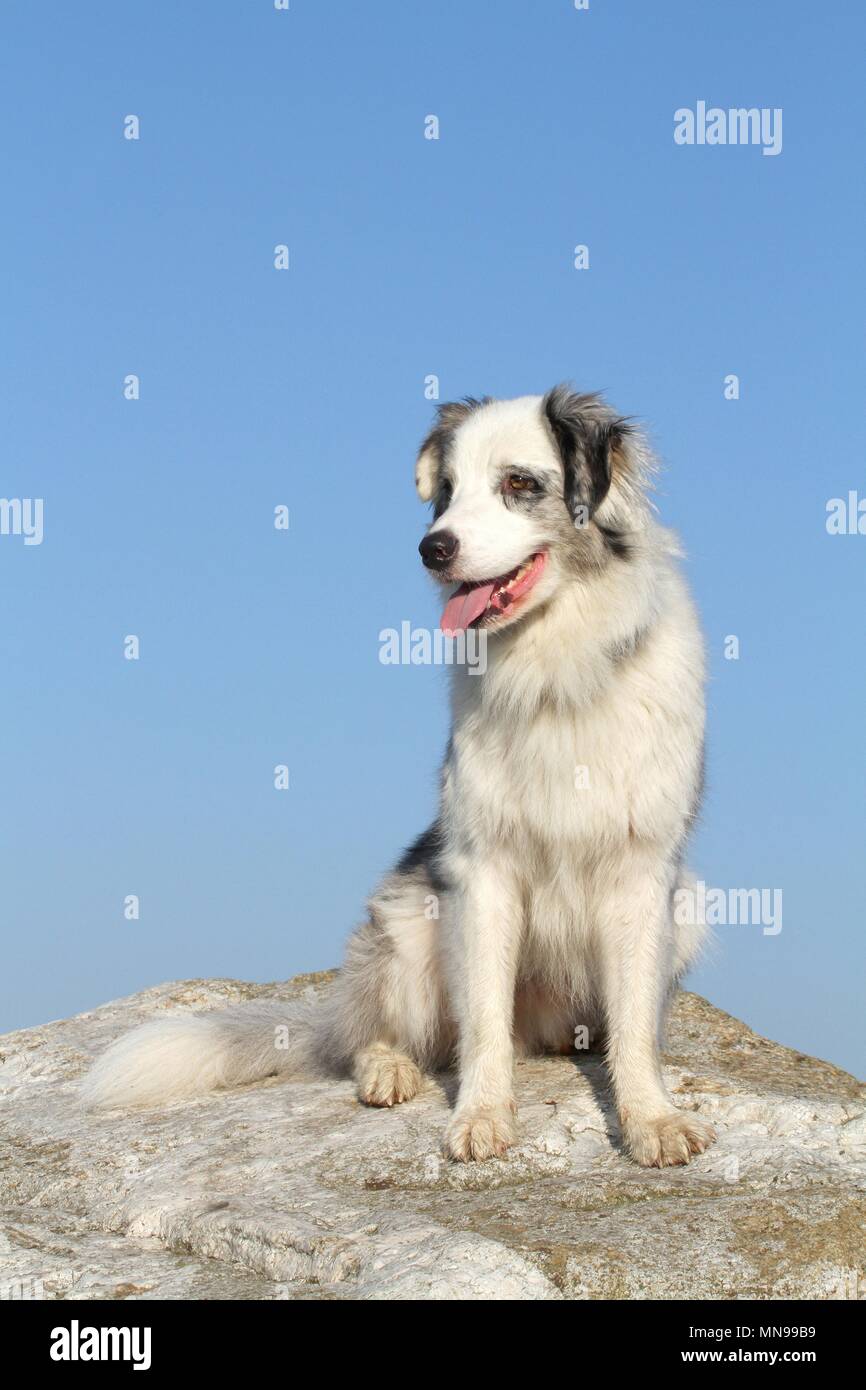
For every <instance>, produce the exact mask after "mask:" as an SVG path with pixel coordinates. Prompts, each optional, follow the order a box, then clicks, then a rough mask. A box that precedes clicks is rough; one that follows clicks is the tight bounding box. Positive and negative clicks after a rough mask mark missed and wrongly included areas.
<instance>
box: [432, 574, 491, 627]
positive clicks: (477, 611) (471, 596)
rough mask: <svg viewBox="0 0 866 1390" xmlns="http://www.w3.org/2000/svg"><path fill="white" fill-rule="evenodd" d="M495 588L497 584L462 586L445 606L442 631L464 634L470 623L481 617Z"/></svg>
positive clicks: (440, 623)
mask: <svg viewBox="0 0 866 1390" xmlns="http://www.w3.org/2000/svg"><path fill="white" fill-rule="evenodd" d="M495 588H496V583H495V582H493V583H490V584H461V585H460V588H459V589H458V590H457V592H456V593H454V594H452V595H451V597H450V599H449V600H448V602H447V603H446V605H445V611H444V612H443V614H442V617H441V619H440V621H439V626H440V627H441V629H442V631H443V632H446V633H448V632H463V631H464V630H465V629H466V628H467V627H468V626H469V624H470V623H474V622H475V619H476V618H480V617H481V614H482V613H483V612H484V610H485V608H486V607H487V605H488V603H489V602H490V597H491V595H492V593H493V590H494V589H495Z"/></svg>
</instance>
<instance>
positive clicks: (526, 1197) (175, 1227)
mask: <svg viewBox="0 0 866 1390" xmlns="http://www.w3.org/2000/svg"><path fill="white" fill-rule="evenodd" d="M328 979H329V976H328V975H327V974H322V975H312V976H299V977H298V978H297V979H296V980H293V981H290V982H289V983H288V984H284V985H266V986H257V985H242V984H236V983H233V982H229V981H219V980H217V981H192V982H188V983H185V984H174V985H162V986H160V987H158V988H156V989H150V990H146V991H145V992H144V993H143V994H139V995H135V996H134V997H132V998H130V999H123V1000H120V1001H118V1002H116V1003H113V1004H106V1005H105V1006H104V1007H103V1008H99V1009H95V1010H94V1011H93V1012H91V1013H87V1014H82V1015H80V1016H79V1017H77V1018H72V1019H69V1020H67V1021H65V1022H60V1023H51V1024H48V1025H46V1026H45V1027H43V1028H31V1029H26V1030H23V1031H21V1032H18V1033H12V1034H8V1035H7V1036H6V1037H4V1038H0V1204H2V1207H3V1216H2V1227H0V1294H2V1296H3V1297H5V1298H9V1297H19V1296H22V1295H23V1296H24V1297H28V1296H30V1297H33V1296H37V1297H44V1298H51V1299H62V1298H97V1299H149V1298H185V1299H201V1298H208V1299H275V1298H288V1299H423V1300H427V1299H484V1300H487V1299H542V1300H557V1299H592V1298H631V1299H634V1298H662V1299H664V1298H699V1299H700V1298H731V1299H754V1298H781V1297H794V1298H818V1299H827V1298H851V1297H857V1296H858V1292H859V1296H860V1297H863V1296H864V1295H866V1277H864V1244H866V1241H864V1215H866V1200H864V1191H866V1112H864V1088H863V1086H861V1085H860V1083H858V1082H857V1081H856V1080H855V1079H854V1078H853V1077H851V1076H848V1075H847V1074H846V1073H845V1072H842V1071H839V1070H838V1069H837V1068H836V1067H834V1066H831V1065H830V1064H829V1063H827V1062H820V1061H818V1060H816V1059H815V1058H812V1057H804V1056H802V1055H801V1054H799V1053H795V1052H791V1051H790V1050H788V1049H787V1048H784V1047H780V1046H779V1045H778V1044H776V1043H773V1042H768V1041H767V1040H766V1039H764V1038H761V1037H758V1036H757V1035H756V1034H755V1033H753V1032H751V1031H750V1029H748V1028H747V1027H746V1026H745V1025H744V1024H742V1023H740V1022H738V1021H737V1020H736V1019H733V1018H730V1017H729V1016H728V1015H727V1014H724V1013H721V1012H720V1011H719V1010H718V1009H715V1008H713V1007H712V1006H711V1005H710V1004H708V1003H707V1002H706V1001H705V1000H704V999H701V998H699V997H698V996H697V995H690V994H683V995H682V996H680V998H679V1000H678V1002H677V1004H676V1006H675V1009H674V1012H673V1017H672V1020H671V1024H670V1028H669V1034H668V1048H667V1052H666V1054H665V1062H666V1067H665V1071H666V1076H667V1081H668V1084H669V1086H670V1089H671V1091H672V1092H673V1094H674V1096H675V1098H676V1100H677V1103H678V1104H679V1105H682V1106H686V1107H690V1108H692V1109H695V1110H698V1111H700V1113H701V1114H702V1115H704V1116H706V1117H708V1118H709V1119H710V1120H711V1121H712V1122H713V1123H714V1124H715V1126H716V1128H717V1130H718V1134H719V1139H718V1143H717V1144H716V1145H715V1146H714V1147H713V1148H712V1149H710V1150H709V1151H708V1152H707V1153H706V1154H703V1155H702V1156H700V1157H699V1158H696V1159H695V1160H693V1162H692V1163H691V1165H690V1166H689V1167H688V1168H680V1169H667V1170H663V1171H656V1170H652V1171H647V1170H643V1169H640V1168H637V1167H636V1166H635V1165H634V1164H632V1163H631V1162H629V1160H628V1159H626V1158H625V1157H624V1156H623V1155H622V1154H621V1153H620V1151H619V1149H618V1147H617V1139H618V1135H617V1129H616V1122H615V1117H614V1115H613V1112H612V1108H611V1103H610V1098H609V1096H608V1093H607V1089H606V1077H605V1071H604V1066H603V1064H602V1062H601V1059H600V1058H599V1057H597V1056H594V1055H591V1054H590V1055H584V1056H582V1057H579V1058H578V1057H571V1058H569V1057H547V1058H540V1059H538V1060H532V1061H528V1062H524V1063H522V1064H520V1065H519V1066H518V1069H517V1078H516V1083H517V1099H518V1105H519V1107H520V1143H519V1145H518V1147H517V1148H516V1149H514V1150H513V1151H512V1152H511V1153H510V1154H509V1156H508V1157H507V1158H506V1159H504V1160H500V1161H495V1162H491V1163H487V1164H483V1165H479V1166H472V1165H470V1166H465V1167H464V1166H459V1165H453V1164H449V1163H447V1162H446V1161H445V1160H444V1159H443V1158H442V1157H441V1155H440V1151H439V1144H440V1140H441V1135H442V1131H443V1128H444V1125H445V1120H446V1115H447V1106H448V1101H447V1099H446V1093H447V1092H448V1091H449V1090H450V1082H449V1079H448V1078H442V1079H437V1080H431V1081H430V1082H429V1083H428V1084H427V1086H426V1088H425V1090H424V1092H423V1093H422V1094H421V1095H420V1096H419V1097H418V1098H417V1099H416V1100H414V1101H412V1102H410V1103H409V1104H407V1105H403V1106H400V1107H397V1108H395V1109H393V1110H386V1111H379V1110H370V1109H365V1108H363V1107H361V1106H359V1105H358V1104H357V1103H356V1101H355V1098H354V1093H353V1087H352V1085H351V1083H350V1082H348V1081H318V1082H314V1083H311V1082H303V1083H300V1082H276V1081H268V1082H263V1083H261V1084H259V1085H256V1086H250V1087H247V1088H245V1089H244V1090H240V1091H234V1092H221V1093H219V1094H215V1095H212V1096H208V1097H206V1098H204V1099H200V1100H196V1101H192V1102H183V1103H179V1104H175V1105H173V1106H170V1107H168V1108H166V1109H165V1110H162V1111H147V1112H138V1113H136V1114H122V1113H119V1112H114V1113H111V1114H102V1115H88V1114H86V1113H85V1112H84V1111H82V1109H81V1106H80V1103H79V1100H78V1081H79V1078H80V1077H81V1075H82V1073H83V1072H84V1071H85V1070H86V1068H87V1066H88V1064H89V1060H90V1058H91V1057H92V1056H94V1055H95V1054H96V1053H97V1052H99V1051H100V1050H101V1049H102V1048H103V1047H104V1046H105V1045H106V1044H107V1043H108V1042H109V1041H110V1040H111V1039H112V1038H114V1037H115V1036H117V1035H118V1034H119V1033H121V1032H122V1031H124V1030H126V1029H128V1028H129V1027H131V1026H132V1025H133V1024H135V1023H138V1022H140V1021H142V1020H143V1019H145V1018H149V1017H151V1016H153V1015H155V1014H159V1013H162V1012H164V1011H167V1010H175V1009H189V1008H192V1009H204V1008H213V1007H220V1006H222V1005H224V1004H226V1003H229V1002H233V1001H236V1000H240V999H245V998H256V997H264V996H267V997H271V998H274V997H279V998H290V997H294V996H296V995H297V994H298V993H300V992H303V991H305V990H309V989H314V990H321V989H326V988H327V984H328ZM443 1083H444V1084H443Z"/></svg>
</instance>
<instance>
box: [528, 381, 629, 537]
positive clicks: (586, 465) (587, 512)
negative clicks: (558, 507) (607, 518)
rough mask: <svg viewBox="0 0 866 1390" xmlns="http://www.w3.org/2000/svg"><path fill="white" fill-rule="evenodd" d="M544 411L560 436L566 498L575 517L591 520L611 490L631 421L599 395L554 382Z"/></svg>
mask: <svg viewBox="0 0 866 1390" xmlns="http://www.w3.org/2000/svg"><path fill="white" fill-rule="evenodd" d="M542 411H543V413H544V417H545V419H546V420H547V423H548V425H549V426H550V429H551V431H552V433H553V437H554V439H555V440H556V445H557V448H558V449H559V454H560V457H561V459H562V468H563V473H564V477H565V500H566V503H567V505H568V510H569V511H570V513H571V517H572V520H573V521H577V520H578V519H581V520H584V521H588V520H589V519H590V518H591V517H592V515H593V513H594V512H595V511H596V510H597V508H598V507H600V506H601V504H602V502H603V501H604V499H605V497H606V496H607V493H608V490H609V488H610V484H611V479H612V477H613V475H614V471H615V469H616V465H617V460H618V458H619V451H620V449H621V447H622V445H623V443H624V441H625V439H626V436H627V435H628V433H629V425H628V421H626V420H623V419H620V418H618V417H617V416H614V415H611V414H610V412H609V411H608V410H607V409H606V408H605V407H604V406H603V405H602V403H601V402H600V401H599V398H598V396H594V395H579V394H578V393H577V392H576V391H572V390H571V389H570V387H568V386H554V388H553V390H552V391H548V393H547V395H546V396H545V397H544V400H543V401H542Z"/></svg>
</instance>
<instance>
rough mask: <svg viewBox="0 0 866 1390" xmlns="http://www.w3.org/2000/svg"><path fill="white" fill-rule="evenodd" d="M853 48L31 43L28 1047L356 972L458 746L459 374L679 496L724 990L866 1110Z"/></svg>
mask: <svg viewBox="0 0 866 1390" xmlns="http://www.w3.org/2000/svg"><path fill="white" fill-rule="evenodd" d="M864 30H866V22H864V15H863V13H862V12H861V11H858V10H857V9H856V7H854V6H844V7H843V6H837V7H831V8H830V9H827V8H826V7H825V8H824V9H821V8H820V7H816V6H815V5H814V4H812V3H805V0H800V3H790V0H787V2H786V3H781V0H765V2H764V3H762V4H761V5H760V6H756V5H755V4H754V3H753V0H725V3H719V0H716V3H706V4H703V5H701V6H700V8H699V9H696V7H695V5H694V3H693V0H689V2H688V3H687V0H667V3H665V4H664V5H646V4H644V3H638V2H637V0H631V3H625V4H604V3H602V2H601V0H591V4H590V9H589V11H588V12H578V11H576V10H575V9H574V8H573V4H572V3H571V0H547V3H543V4H539V3H529V0H523V2H519V0H496V2H495V3H494V0H475V2H474V3H471V4H467V3H465V0H464V2H463V3H458V0H443V2H442V3H438V4H436V5H433V6H426V5H407V4H405V3H398V0H384V3H370V4H366V5H358V4H357V3H354V2H353V0H336V2H335V3H333V2H332V3H323V0H316V2H315V3H313V0H292V2H291V9H290V10H289V11H288V12H277V11H275V10H274V8H273V5H272V3H271V0H246V3H243V4H241V3H218V2H217V3H215V2H214V0H208V3H203V0H202V2H200V3H196V0H187V3H185V4H184V5H183V6H177V5H172V4H169V3H168V0H161V2H160V3H150V4H144V3H143V0H138V3H130V4H124V5H122V6H121V5H118V4H116V3H101V2H100V0H95V3H91V4H89V5H87V6H86V7H84V8H83V9H82V8H81V7H78V8H72V7H68V6H61V5H52V6H29V7H26V8H25V7H19V8H17V9H16V12H15V14H14V15H12V14H10V15H8V16H7V18H6V24H5V39H6V41H5V45H4V48H5V59H4V67H5V72H4V76H3V82H2V85H0V102H2V105H3V108H4V109H3V113H2V119H3V130H4V132H5V134H4V140H3V146H4V155H3V170H2V172H3V184H4V192H5V194H6V198H5V203H6V215H5V217H4V223H3V228H2V232H0V237H2V250H3V257H2V259H3V269H4V271H5V277H4V278H5V280H6V288H5V291H4V301H5V310H4V321H5V331H4V334H3V354H4V356H3V362H2V374H0V385H2V402H0V409H2V432H3V443H4V449H3V471H2V480H0V494H2V495H3V496H4V497H7V498H16V497H19V498H27V497H31V498H35V497H41V498H43V499H44V509H45V510H44V540H43V543H42V544H41V545H38V546H35V545H34V546H25V545H24V544H23V538H22V537H20V536H12V535H8V536H0V604H2V622H0V661H2V669H3V677H4V678H3V682H2V692H3V701H4V715H3V721H2V730H3V739H2V768H3V795H2V799H0V856H2V860H0V871H2V884H3V894H2V899H3V922H4V965H5V969H4V972H3V975H4V989H3V995H2V1001H0V1029H7V1028H12V1027H17V1026H24V1025H27V1024H33V1023H37V1022H42V1021H44V1020H46V1019H48V1018H52V1017H59V1016H65V1015H68V1014H70V1013H72V1012H74V1011H77V1010H81V1009H84V1008H88V1007H90V1006H92V1005H95V1004H97V1003H100V1002H102V1001H104V1000H106V999H109V998H112V997H117V996H119V995H123V994H126V993H131V992H134V991H136V990H138V989H141V988H143V987H144V986H145V985H148V984H152V983H156V982H159V981H162V980H165V979H177V978H184V977H190V976H218V975H225V976H233V977H240V978H248V979H256V980H266V979H273V978H282V977H285V976H288V975H291V974H294V973H296V972H298V971H301V970H308V969H314V968H319V967H324V966H328V965H332V964H334V963H336V962H337V961H338V959H339V956H340V950H341V943H342V940H343V938H344V937H345V935H346V933H347V932H348V931H349V930H350V929H351V927H352V926H353V925H354V924H355V923H356V922H357V921H358V920H359V918H360V917H361V915H362V913H363V906H364V899H365V895H366V894H367V892H368V891H369V890H370V889H371V888H372V886H373V884H374V883H375V881H376V879H377V877H378V875H379V874H380V873H381V871H382V870H383V869H384V868H385V867H387V866H388V865H389V863H390V862H391V861H392V860H393V859H394V858H395V856H396V854H397V853H398V851H399V850H400V848H401V847H402V846H403V845H404V844H405V843H406V842H407V841H408V840H410V839H411V838H412V837H413V836H414V834H415V833H416V832H417V831H419V830H420V829H422V828H423V826H424V825H425V823H426V822H427V820H428V818H429V817H430V815H431V812H432V810H433V806H434V794H435V779H436V766H437V763H438V761H439V758H440V755H441V751H442V747H443V743H444V738H445V733H446V700H445V693H446V692H445V679H446V678H445V675H444V673H443V671H442V670H441V669H437V668H425V667H408V668H394V667H389V666H383V665H381V664H380V662H379V660H378V652H379V643H378V634H379V632H380V630H381V629H382V628H385V627H389V626H398V625H399V624H400V622H401V621H403V620H406V619H408V620H411V621H412V622H413V623H414V624H417V625H429V624H434V623H435V619H436V613H437V604H436V598H435V595H434V593H433V591H432V590H431V588H430V586H429V585H428V583H427V581H426V580H425V578H424V575H423V573H422V571H421V566H420V564H419V561H418V557H417V554H416V546H417V543H418V540H419V538H420V536H421V533H422V529H423V526H424V524H425V511H424V509H423V508H422V507H421V505H420V504H419V503H418V501H417V499H416V498H415V495H414V490H413V487H412V466H413V459H414V451H415V448H416V445H417V442H418V440H419V439H420V437H421V435H422V434H423V433H424V431H425V429H426V427H427V424H428V420H429V418H430V411H431V405H430V403H429V402H428V401H427V400H425V398H424V382H425V378H426V377H427V376H428V375H430V374H436V375H437V376H438V377H439V379H440V390H441V395H442V398H443V399H447V398H449V397H452V396H460V395H463V394H465V393H472V394H482V393H490V394H495V395H514V394H522V393H524V392H530V391H543V390H545V389H546V388H547V387H548V386H550V385H552V384H553V383H554V382H556V381H559V380H562V379H570V380H572V381H574V382H575V383H576V384H577V385H579V386H580V387H581V388H582V389H593V388H603V389H605V390H606V391H607V392H608V394H609V396H610V399H611V400H612V401H613V402H614V403H615V404H616V405H617V406H618V407H619V408H620V409H622V410H623V411H624V412H626V413H630V414H634V415H636V416H638V417H640V418H641V419H642V420H643V421H645V422H646V424H647V426H648V428H649V430H650V432H651V435H652V438H653V440H654V442H655V445H656V447H657V449H658V450H659V452H660V453H661V454H662V456H663V459H664V461H665V465H666V467H665V472H664V474H663V476H662V479H661V481H660V486H659V490H658V496H657V502H658V506H659V509H660V512H661V515H662V517H663V518H664V520H666V521H667V522H668V523H670V524H671V525H673V526H675V527H677V528H678V529H679V531H680V532H681V534H682V537H683V541H684V544H685V547H686V550H687V553H688V557H689V558H688V572H689V576H690V580H691V582H692V584H693V587H694V590H695V592H696V595H697V598H698V601H699V603H700V607H701V610H702V613H703V617H704V622H705V628H706V634H707V643H708V651H709V657H710V668H711V680H710V687H709V783H708V795H707V800H706V805H705V810H704V816H703V821H702V824H701V826H700V829H699V831H698V833H697V835H696V837H695V842H694V846H693V851H692V854H691V859H692V862H693V863H694V865H695V867H696V869H697V870H698V872H699V873H700V875H701V876H702V877H703V878H704V879H705V880H706V882H707V883H708V884H710V885H712V886H717V885H718V886H723V887H725V888H728V887H765V888H781V889H782V890H783V895H784V897H783V902H784V917H783V930H782V932H781V933H780V934H779V935H777V936H765V935H763V933H762V931H761V929H760V927H759V926H740V927H723V928H719V932H718V944H717V948H716V951H715V953H714V955H713V956H712V957H711V958H710V959H709V960H708V961H707V962H706V963H705V964H704V965H703V966H702V967H701V968H700V970H699V971H698V972H697V973H696V975H695V976H694V979H693V984H694V987H695V988H697V989H699V990H701V991H702V992H703V993H705V994H707V995H708V996H709V998H711V999H712V1000H713V1001H714V1002H715V1003H717V1004H719V1005H721V1006H722V1007H723V1008H726V1009H728V1010H730V1011H732V1012H733V1013H735V1014H738V1015H740V1016H741V1017H743V1018H745V1019H746V1020H747V1021H748V1022H749V1023H750V1024H752V1025H753V1026H754V1027H756V1028H757V1029H759V1030H760V1031H762V1032H765V1033H768V1034H770V1035H772V1036H773V1037H776V1038H778V1039H779V1040H781V1041H784V1042H787V1043H789V1044H791V1045H793V1046H796V1047H798V1048H801V1049H803V1050H805V1051H808V1052H814V1053H817V1054H819V1055H821V1056H825V1057H828V1058H830V1059H832V1060H834V1061H837V1062H839V1063H840V1064H843V1065H846V1066H848V1067H849V1068H852V1069H857V1068H859V1069H860V1070H861V1072H862V1071H863V1070H864V1062H866V1058H864V1038H863V1027H862V1015H863V963H864V953H863V944H862V943H863V935H862V932H863V892H862V873H863V862H864V855H863V850H864V806H863V777H864V737H863V704H864V668H866V657H864V651H866V644H864V641H863V636H864V631H863V629H864V620H863V612H864V582H863V576H864V559H866V536H858V535H853V536H830V535H828V534H827V530H826V526H825V514H826V512H825V509H826V504H827V501H828V499H830V498H832V497H837V496H842V497H846V496H847V494H848V492H849V490H850V489H859V496H860V497H863V496H864V494H866V479H864V469H863V457H864V447H863V446H864V425H863V412H862V408H861V406H860V402H861V401H862V394H863V393H862V386H863V377H864V356H863V340H862V319H863V309H864V303H863V300H864V296H863V269H862V227H863V212H864V208H863V195H862V177H861V163H862V149H863V139H864V128H863V117H862V112H861V110H860V105H861V103H860V93H861V74H860V70H859V69H860V56H859V55H860V53H861V52H862V49H863V40H864V37H866V34H864ZM699 100H706V101H707V102H708V104H709V105H718V106H721V107H724V108H727V107H729V106H756V107H770V108H776V107H780V108H782V110H783V132H784V138H783V149H782V152H781V154H779V155H778V156H776V157H772V158H770V157H765V156H763V155H762V153H761V150H760V149H759V148H756V147H743V146H726V147H709V146H703V147H698V146H692V147H684V146H677V145H676V144H675V143H674V140H673V129H674V112H675V111H676V110H677V109H678V108H680V107H684V106H688V107H692V108H694V107H695V105H696V103H697V102H698V101H699ZM129 114H135V115H137V116H138V117H139V118H140V123H141V129H140V139H139V140H137V141H131V140H126V139H124V138H123V121H124V117H125V116H127V115H129ZM430 114H434V115H436V116H437V117H438V118H439V122H440V138H439V139H438V141H433V140H426V139H425V138H424V121H425V117H426V116H428V115H430ZM281 243H285V244H287V245H288V246H289V248H290V261H291V266H290V269H289V270H288V271H286V272H280V271H277V270H275V269H274V268H273V257H274V247H275V246H276V245H277V244H281ZM578 243H582V244H586V245H587V246H588V247H589V251H590V267H589V269H588V270H585V271H576V270H575V269H574V268H573V265H572V256H573V248H574V246H575V245H576V244H578ZM129 373H135V374H137V375H138V376H139V377H140V382H141V387H140V392H141V394H140V399H139V400H137V401H128V400H125V399H124V395H123V381H124V378H125V377H126V376H127V374H129ZM729 373H736V374H737V375H738V376H739V378H740V398H739V400H735V401H732V400H726V399H725V396H724V378H725V376H726V375H728V374H729ZM278 504H285V505H287V506H289V508H290V509H291V526H290V530H289V531H288V532H287V533H284V532H278V531H276V530H275V529H274V527H273V509H274V507H275V506H276V505H278ZM127 634H135V635H137V636H138V637H139V639H140V643H141V655H140V659H139V660H138V661H126V660H124V656H123V640H124V637H125V636H126V635H127ZM729 634H735V635H736V636H737V637H738V638H739V642H740V657H739V660H737V661H729V660H726V659H725V657H724V641H725V638H726V636H727V635H729ZM282 763H284V764H286V765H288V767H289V768H290V776H291V785H290V789H289V790H288V791H286V792H280V791H276V790H275V789H274V786H273V769H274V766H275V765H276V764H282ZM128 894H137V895H138V896H139V898H140V904H141V907H140V914H141V915H140V918H139V920H138V921H137V922H135V921H127V920H125V918H124V915H123V902H124V898H125V897H126V896H127V895H128Z"/></svg>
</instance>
